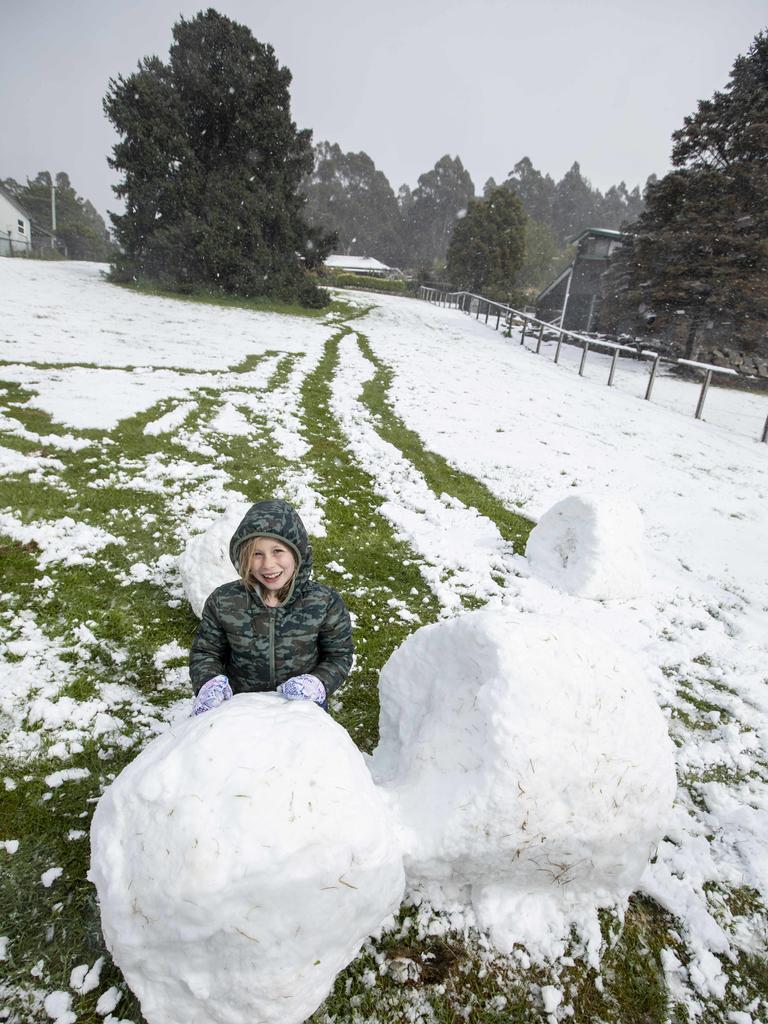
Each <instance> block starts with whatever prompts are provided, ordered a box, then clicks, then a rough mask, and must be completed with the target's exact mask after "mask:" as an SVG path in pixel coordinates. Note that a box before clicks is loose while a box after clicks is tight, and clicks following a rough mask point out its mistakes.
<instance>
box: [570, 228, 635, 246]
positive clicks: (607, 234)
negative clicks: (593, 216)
mask: <svg viewBox="0 0 768 1024" xmlns="http://www.w3.org/2000/svg"><path fill="white" fill-rule="evenodd" d="M586 235H597V236H598V237H599V238H622V237H623V236H622V234H621V232H620V231H613V230H612V229H611V228H584V230H583V231H580V232H579V233H578V235H574V236H573V238H569V239H568V241H569V243H570V244H571V245H575V243H576V242H580V241H581V240H582V238H584V237H585V236H586Z"/></svg>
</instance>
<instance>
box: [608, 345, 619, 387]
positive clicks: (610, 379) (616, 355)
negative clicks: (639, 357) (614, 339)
mask: <svg viewBox="0 0 768 1024" xmlns="http://www.w3.org/2000/svg"><path fill="white" fill-rule="evenodd" d="M618 358H619V350H618V349H617V348H615V349H614V350H613V359H611V372H610V373H609V374H608V387H609V388H612V387H613V378H614V375H615V373H616V360H617V359H618Z"/></svg>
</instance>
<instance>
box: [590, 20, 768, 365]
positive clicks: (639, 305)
mask: <svg viewBox="0 0 768 1024" xmlns="http://www.w3.org/2000/svg"><path fill="white" fill-rule="evenodd" d="M673 139H674V148H673V150H672V163H673V165H674V166H675V168H676V170H673V171H672V172H671V173H670V174H668V175H666V176H665V177H664V178H662V179H661V180H660V181H657V182H655V183H651V184H650V185H649V186H648V188H647V190H646V195H645V201H646V208H645V212H644V213H642V214H641V216H640V217H639V219H638V220H637V222H636V223H635V224H634V225H632V226H631V228H630V229H629V232H628V238H627V242H626V244H625V245H624V246H623V248H622V249H621V250H620V251H619V253H618V254H617V255H616V257H614V260H613V261H612V265H611V270H610V273H609V276H608V282H607V284H608V288H607V291H608V296H609V299H608V303H607V308H606V310H605V314H606V317H607V319H608V320H609V321H612V322H613V323H614V324H615V325H616V326H623V327H628V328H630V329H632V330H639V329H642V326H643V321H644V319H645V320H649V319H651V318H655V323H654V331H656V332H658V331H659V330H661V331H667V332H669V331H671V329H672V327H673V325H674V324H677V325H678V327H679V326H680V325H687V333H686V336H685V340H684V341H683V342H681V343H682V344H683V345H684V349H685V353H686V354H687V355H689V356H690V355H694V354H695V353H696V351H697V348H698V346H699V344H700V341H701V337H700V334H701V331H702V329H704V328H706V329H710V328H713V329H714V330H715V331H717V330H718V327H720V328H722V332H721V333H723V334H725V335H726V336H727V337H728V340H729V342H730V343H734V342H735V343H736V344H737V346H738V345H740V346H741V347H743V348H745V349H754V348H756V347H761V346H763V347H764V346H765V337H766V329H767V328H768V37H767V36H766V35H765V34H764V33H760V34H759V35H758V36H757V37H756V38H755V40H754V42H753V44H752V46H751V48H750V50H749V52H748V54H747V55H746V56H740V57H738V58H737V60H736V62H735V64H734V66H733V70H732V72H731V76H730V81H729V82H728V84H727V86H726V87H725V90H724V91H723V92H716V93H715V95H714V96H713V98H712V99H711V100H702V101H700V102H699V104H698V110H697V112H696V113H695V114H693V115H691V116H690V117H686V119H685V122H684V125H683V127H682V128H681V129H680V130H679V131H676V132H675V133H674V135H673ZM678 343H680V339H679V335H678Z"/></svg>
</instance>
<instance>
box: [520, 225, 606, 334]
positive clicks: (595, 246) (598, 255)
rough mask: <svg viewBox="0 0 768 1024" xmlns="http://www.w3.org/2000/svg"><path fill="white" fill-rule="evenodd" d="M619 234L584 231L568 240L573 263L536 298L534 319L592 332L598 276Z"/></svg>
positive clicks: (598, 297) (599, 283) (599, 293)
mask: <svg viewBox="0 0 768 1024" xmlns="http://www.w3.org/2000/svg"><path fill="white" fill-rule="evenodd" d="M621 238H622V235H621V232H620V231H613V230H611V229H610V228H586V229H585V230H584V231H582V232H581V233H580V234H578V235H576V236H575V237H574V238H571V239H569V241H570V243H571V244H572V245H575V246H576V256H575V257H574V260H573V263H571V265H570V266H569V267H566V268H565V270H564V271H563V272H562V273H561V274H560V275H558V277H556V278H555V279H554V281H552V282H551V283H550V284H548V285H547V287H546V288H545V289H544V291H542V292H540V293H539V294H538V295H537V296H536V303H535V304H536V316H537V317H538V318H539V319H540V320H546V321H548V322H549V323H558V324H560V325H561V326H562V327H565V328H567V329H568V330H571V331H591V330H594V329H595V326H596V324H597V318H598V314H599V307H600V300H601V298H602V277H603V274H604V273H605V271H606V270H607V269H608V261H609V260H610V257H611V254H612V253H614V252H615V251H616V249H618V248H619V247H620V246H621Z"/></svg>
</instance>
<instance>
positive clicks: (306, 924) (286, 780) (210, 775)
mask: <svg viewBox="0 0 768 1024" xmlns="http://www.w3.org/2000/svg"><path fill="white" fill-rule="evenodd" d="M393 832H394V830H393V824H392V821H391V819H390V817H389V814H388V812H387V809H386V806H385V804H384V801H383V800H382V798H381V797H380V796H379V794H378V792H377V791H376V789H375V787H374V785H373V782H372V780H371V777H370V775H369V773H368V769H367V768H366V765H365V763H364V761H363V757H362V755H361V754H360V752H359V751H358V749H357V748H356V747H355V745H354V743H353V742H352V740H351V739H350V738H349V736H348V735H347V733H346V732H345V730H344V729H343V728H342V727H341V726H339V725H337V724H336V723H335V722H334V721H333V719H332V718H331V717H330V715H327V714H326V713H325V712H324V711H321V710H320V708H318V707H317V706H316V705H315V704H313V703H312V702H311V701H288V700H285V699H284V698H282V697H280V696H279V695H277V694H273V693H268V694H241V695H236V696H235V697H234V698H233V699H232V700H231V701H229V702H228V703H227V704H225V705H224V706H222V707H221V708H219V709H217V710H215V711H211V712H208V713H207V714H205V715H200V716H199V717H197V718H190V719H187V720H186V721H184V722H182V723H181V724H180V725H177V726H175V727H173V728H172V729H171V730H170V731H169V732H167V733H165V734H164V735H162V736H160V737H158V738H157V739H155V740H153V742H152V743H150V744H149V746H147V747H146V748H145V750H144V751H143V752H142V753H141V754H140V755H139V756H138V757H137V758H136V760H135V761H133V762H132V763H131V764H130V765H128V767H127V768H125V770H124V771H123V772H122V773H121V774H120V775H119V776H118V777H117V779H116V780H115V781H114V783H113V784H112V785H111V786H110V787H109V788H108V789H107V790H106V791H105V793H104V794H103V796H102V797H101V800H100V801H99V804H98V806H97V808H96V813H95V815H94V818H93V825H92V828H91V868H90V872H89V878H90V880H91V881H92V882H93V883H94V884H95V885H96V888H97V891H98V896H99V902H100V906H101V922H102V929H103V932H104V936H105V939H106V942H107V946H108V948H109V950H110V952H111V953H112V956H113V958H114V960H115V962H116V963H117V964H118V966H119V967H120V969H121V970H122V972H123V974H124V975H125V978H126V981H127V982H128V984H129V985H130V987H131V988H132V989H133V991H134V992H135V993H136V995H137V996H138V998H139V1000H140V1002H141V1009H142V1013H143V1014H144V1016H145V1017H146V1019H147V1021H148V1022H149V1024H253V1022H254V1021H260V1022H262V1024H298V1022H300V1021H303V1020H305V1018H307V1017H308V1016H309V1015H310V1014H311V1013H312V1012H313V1011H314V1010H315V1009H316V1008H317V1007H318V1005H319V1004H320V1003H321V1002H322V1001H323V999H324V998H325V997H326V996H327V994H328V992H329V991H330V988H331V986H332V984H333V980H334V978H335V976H336V974H337V973H338V971H340V970H341V969H342V968H344V967H345V966H346V965H347V964H348V963H349V962H350V961H351V960H352V959H353V958H354V957H355V956H356V955H357V952H358V950H359V948H360V946H361V944H362V943H363V941H364V940H365V938H366V937H367V936H368V935H369V934H370V933H372V932H373V931H374V930H375V929H377V928H378V927H379V925H381V923H382V922H383V921H384V920H385V919H386V918H387V917H388V916H389V915H390V914H392V913H393V912H394V911H396V910H397V908H398V906H399V905H400V901H401V898H402V895H403V887H404V876H403V864H402V856H401V853H400V850H399V848H398V846H397V844H396V841H395V839H394V835H393Z"/></svg>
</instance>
